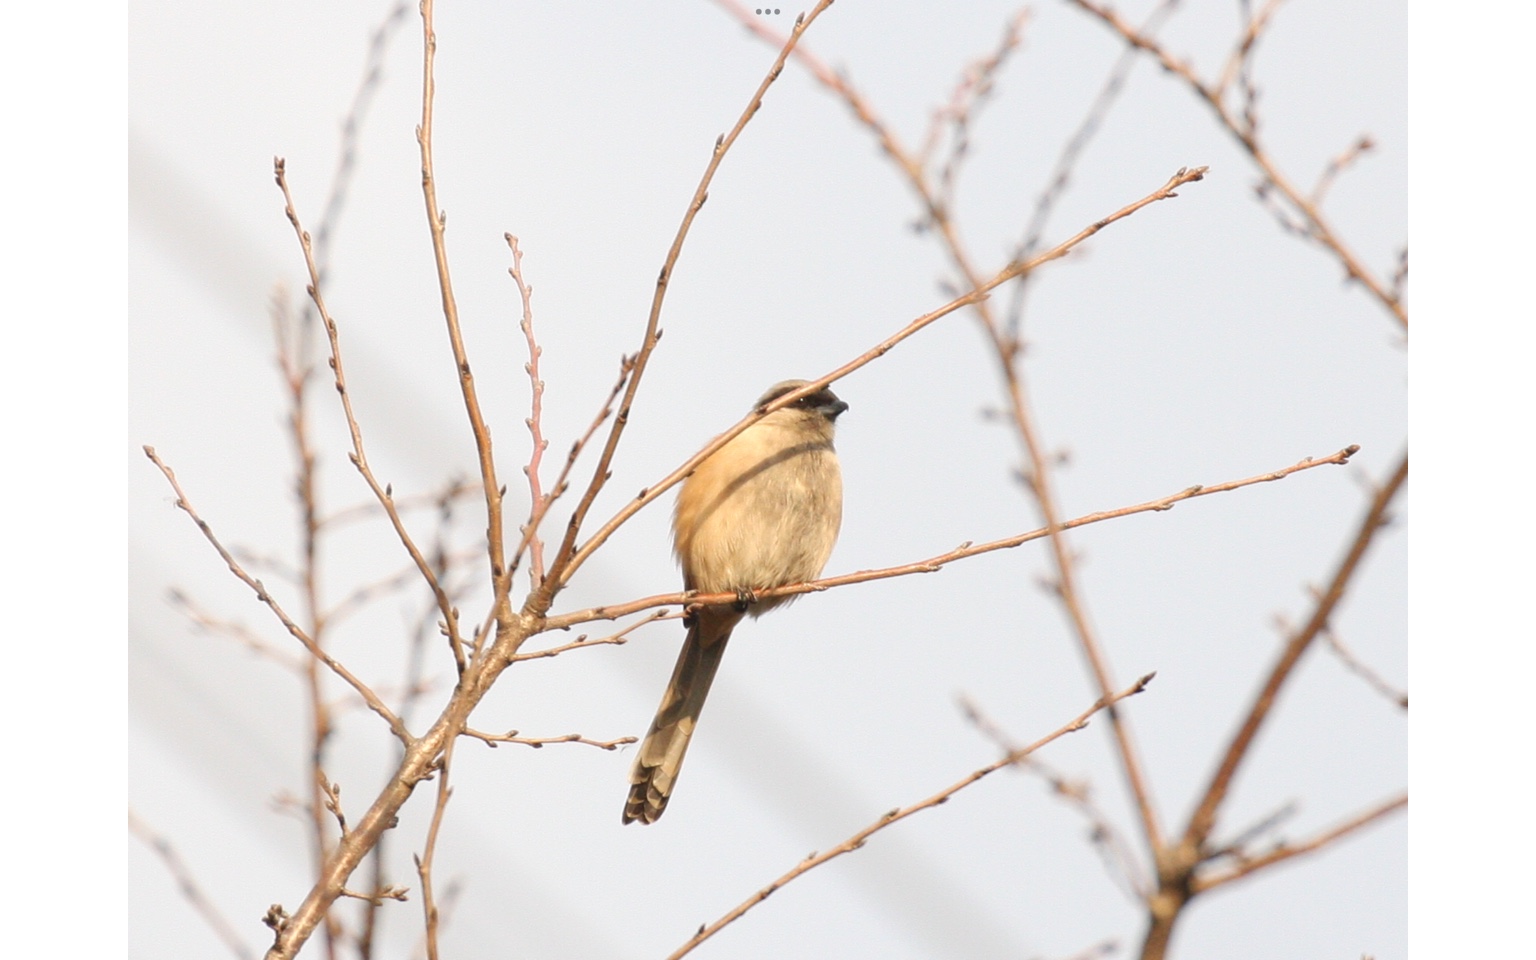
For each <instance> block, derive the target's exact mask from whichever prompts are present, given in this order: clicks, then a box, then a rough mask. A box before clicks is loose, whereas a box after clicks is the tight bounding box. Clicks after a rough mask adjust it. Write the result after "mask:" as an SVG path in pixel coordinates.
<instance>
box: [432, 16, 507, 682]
mask: <svg viewBox="0 0 1536 960" xmlns="http://www.w3.org/2000/svg"><path fill="white" fill-rule="evenodd" d="M432 3H433V0H421V33H422V58H421V60H422V66H421V125H420V126H419V127H417V128H416V142H417V145H418V146H419V147H420V148H421V193H422V199H423V200H424V201H425V203H426V207H427V226H428V229H429V230H430V231H431V234H432V258H433V263H434V264H435V265H436V267H437V286H438V291H439V293H440V294H441V299H442V310H443V320H444V321H445V322H446V324H447V327H448V342H449V344H450V345H451V347H452V349H453V365H454V369H455V370H457V371H458V377H459V392H460V394H461V395H462V396H463V398H464V409H465V412H466V413H467V414H468V417H469V427H470V431H471V432H472V433H473V434H474V437H475V451H476V453H477V454H478V457H479V465H480V481H481V483H482V485H483V486H484V489H485V523H486V553H487V555H488V556H489V558H490V562H491V585H492V588H493V592H494V595H495V598H494V600H493V606H494V608H495V610H496V616H497V620H498V622H504V621H505V619H506V618H510V616H511V608H510V606H509V603H508V595H509V593H510V590H511V582H512V571H511V569H510V568H508V566H507V563H506V554H505V546H504V544H503V536H504V534H503V531H502V518H501V510H502V498H503V495H504V493H505V491H503V490H502V489H501V487H500V485H498V484H497V482H496V459H495V456H494V454H493V453H492V450H491V428H490V427H489V426H488V425H487V424H486V422H485V416H484V414H483V413H482V412H481V410H480V397H479V394H478V392H477V391H476V390H475V378H474V374H472V373H471V372H470V369H469V354H468V352H467V351H466V350H465V348H464V334H463V331H462V330H461V328H460V326H459V306H458V302H457V301H456V300H455V299H454V295H453V279H452V277H451V276H450V275H449V271H448V245H447V241H446V239H445V237H444V231H445V229H446V228H447V223H448V217H447V215H446V214H445V213H443V211H442V209H441V208H440V207H439V206H438V203H437V177H436V175H435V174H434V173H433V167H432V107H433V99H434V96H435V93H436V81H435V80H434V78H433V63H434V61H435V59H436V55H437V31H436V30H435V29H433V26H432ZM449 627H450V629H449V642H450V643H451V644H452V646H453V655H454V660H455V661H456V663H457V664H458V668H459V673H460V674H461V675H462V674H463V672H464V666H465V664H464V651H463V645H462V642H461V641H460V639H459V633H458V624H457V617H454V618H453V619H451V620H450V621H449Z"/></svg>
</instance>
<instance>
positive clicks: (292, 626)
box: [144, 446, 413, 745]
mask: <svg viewBox="0 0 1536 960" xmlns="http://www.w3.org/2000/svg"><path fill="white" fill-rule="evenodd" d="M144 455H145V456H147V457H149V459H150V461H151V462H153V463H154V465H155V466H156V467H159V468H160V472H161V473H162V474H164V475H165V479H166V480H167V481H168V482H169V483H170V485H171V489H172V490H174V491H175V493H176V506H177V507H179V508H180V509H181V510H183V511H184V512H185V513H186V514H187V516H189V517H191V518H192V522H193V523H195V524H197V528H198V529H199V530H201V531H202V534H203V538H204V539H206V540H207V541H208V542H209V544H211V545H212V546H213V549H214V550H215V551H217V552H218V554H219V557H220V558H221V559H222V560H223V561H224V564H225V566H227V567H229V571H230V572H231V573H233V574H234V575H235V577H236V578H238V579H239V580H240V582H241V583H244V584H245V585H246V586H248V587H250V588H251V590H252V591H254V592H255V594H256V599H257V600H260V601H261V602H262V603H264V604H266V606H267V609H269V610H271V611H272V613H273V614H275V615H276V616H277V619H278V621H279V622H281V623H282V625H283V626H284V627H285V628H287V630H288V632H289V633H290V634H291V635H292V636H293V638H294V639H295V640H297V641H299V642H300V643H302V644H303V645H304V649H305V650H308V651H309V653H310V656H312V657H314V658H315V659H317V660H319V661H320V662H321V663H323V664H325V665H326V666H327V667H329V668H330V669H331V672H332V673H335V674H336V676H338V677H340V678H341V679H342V680H344V681H346V683H347V684H348V685H349V686H351V687H352V689H353V690H356V691H357V694H358V696H360V697H362V698H363V702H365V703H367V704H368V708H369V709H370V710H372V711H373V712H374V713H376V714H378V715H379V716H380V717H382V718H383V719H384V722H385V723H387V724H389V729H390V732H391V733H393V734H394V735H395V737H396V738H397V739H399V740H400V742H401V743H404V744H407V745H409V744H410V743H411V742H412V739H413V738H412V737H411V734H410V731H409V730H407V729H405V725H404V724H403V723H401V722H400V718H399V717H397V716H395V714H394V713H393V712H392V711H391V710H390V709H389V707H387V706H386V705H385V704H384V701H382V700H380V699H379V697H378V695H377V694H375V693H374V692H373V691H372V690H370V689H369V688H368V685H367V684H365V683H363V682H362V681H361V680H359V679H358V678H357V677H355V676H353V675H352V672H351V671H350V670H348V669H347V668H346V667H344V666H342V665H341V663H340V662H339V661H338V660H336V658H335V657H332V656H331V655H330V654H328V653H326V652H325V651H324V650H323V649H321V648H320V647H318V646H316V645H315V642H314V641H313V640H311V639H310V637H309V634H308V633H306V632H305V631H304V630H303V628H301V627H300V626H299V625H298V624H297V623H295V622H294V620H293V618H292V617H290V616H288V614H287V612H286V611H284V610H283V608H282V605H281V604H279V603H278V602H277V600H276V598H274V597H273V596H272V595H271V594H270V593H268V592H267V588H266V587H264V586H262V583H261V581H260V580H257V579H256V578H254V577H252V576H251V575H250V574H248V573H246V572H245V569H244V568H243V567H241V566H240V564H239V562H237V561H236V560H235V558H234V557H232V556H230V553H229V551H228V550H226V549H225V548H224V544H222V543H220V542H219V538H218V537H217V536H215V535H214V532H213V528H212V527H210V526H209V525H208V523H207V522H206V521H205V520H203V518H202V517H200V516H198V514H197V511H196V510H195V509H193V507H192V504H191V502H190V501H189V500H188V499H187V495H186V493H185V492H184V491H183V490H182V489H181V483H180V482H179V481H178V480H177V479H176V474H175V472H173V471H172V470H171V468H170V467H169V466H167V465H166V464H165V463H164V462H163V461H162V460H161V459H160V457H159V455H158V454H156V453H155V448H154V447H150V446H146V447H144Z"/></svg>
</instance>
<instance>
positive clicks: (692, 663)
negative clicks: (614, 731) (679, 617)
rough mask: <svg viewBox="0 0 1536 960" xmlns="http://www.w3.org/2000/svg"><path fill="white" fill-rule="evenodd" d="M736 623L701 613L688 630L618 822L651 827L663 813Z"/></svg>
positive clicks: (726, 615)
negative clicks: (646, 824) (642, 824)
mask: <svg viewBox="0 0 1536 960" xmlns="http://www.w3.org/2000/svg"><path fill="white" fill-rule="evenodd" d="M740 619H741V615H740V614H739V613H734V612H726V611H719V610H707V609H706V610H701V611H699V612H698V614H697V615H696V616H695V619H694V622H693V625H692V626H690V627H689V628H688V639H687V640H686V641H684V643H683V649H682V652H681V653H679V654H678V656H677V665H676V666H675V667H673V668H672V680H671V682H670V683H668V684H667V691H666V693H664V694H662V698H661V706H660V707H659V708H657V710H656V719H654V720H652V721H651V729H650V732H648V733H647V734H646V735H645V741H644V742H643V743H641V744H640V751H639V753H638V754H636V755H635V765H634V767H633V768H631V769H630V772H629V782H630V788H629V799H627V800H626V801H625V802H624V822H625V823H629V822H630V821H633V820H638V821H640V822H641V823H655V822H656V820H657V819H658V818H659V817H660V816H661V814H662V812H663V811H665V810H666V809H667V800H668V799H669V798H670V797H671V796H672V787H673V785H675V784H676V783H677V772H678V771H679V770H680V769H682V766H683V754H684V753H686V752H687V750H688V741H689V740H691V739H692V738H693V728H694V726H695V725H696V724H697V723H698V722H699V711H701V710H703V709H704V698H705V697H707V696H708V695H709V685H710V684H711V683H713V682H714V679H715V671H716V670H718V669H720V658H721V657H722V656H723V655H724V654H725V643H726V641H727V640H729V639H730V638H731V630H732V628H734V627H735V626H736V623H737V622H738V621H739V620H740Z"/></svg>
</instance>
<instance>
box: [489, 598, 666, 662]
mask: <svg viewBox="0 0 1536 960" xmlns="http://www.w3.org/2000/svg"><path fill="white" fill-rule="evenodd" d="M682 618H683V614H682V611H678V612H677V613H671V612H669V611H668V610H667V608H666V607H662V608H661V609H659V610H652V611H651V612H650V613H649V614H647V615H646V616H644V617H642V618H640V619H639V620H636V621H635V622H634V623H632V624H630V625H629V626H627V627H625V628H624V629H623V630H620V631H619V632H618V633H612V634H609V635H608V636H606V637H598V638H596V639H590V638H589V637H588V636H587V635H586V634H582V635H581V636H579V637H577V638H576V639H575V640H572V641H571V642H570V643H563V644H561V645H560V646H558V647H549V648H548V649H545V650H534V651H532V652H531V653H519V654H518V655H517V656H515V657H513V658H512V660H513V661H514V662H516V661H519V660H541V659H544V658H546V657H558V656H559V655H560V654H562V653H566V652H568V651H571V650H579V649H583V648H586V647H600V646H604V645H608V644H612V645H614V646H622V645H623V644H626V643H628V642H629V635H630V634H631V633H633V632H635V631H636V630H638V629H640V628H641V627H643V626H645V625H646V624H648V623H655V622H656V621H657V620H681V619H682Z"/></svg>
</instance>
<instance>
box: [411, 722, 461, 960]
mask: <svg viewBox="0 0 1536 960" xmlns="http://www.w3.org/2000/svg"><path fill="white" fill-rule="evenodd" d="M453 744H454V741H452V740H450V741H448V745H447V746H446V747H445V748H444V749H443V756H442V759H441V760H440V761H439V763H438V765H437V802H436V804H434V805H433V807H432V825H431V826H430V827H428V828H427V842H426V845H425V846H424V847H423V848H422V852H421V854H420V855H418V856H416V857H415V860H416V875H417V876H418V877H420V878H421V910H422V916H423V920H424V925H423V928H422V933H423V936H424V938H425V941H424V942H425V944H426V950H427V960H437V930H438V913H437V900H436V898H435V897H434V896H433V893H432V859H433V857H434V856H435V855H436V854H437V835H438V832H439V831H440V830H441V829H442V826H443V815H444V814H445V813H446V812H447V810H448V801H449V800H451V799H452V798H453V788H452V787H450V786H449V785H448V771H449V768H450V766H451V765H452V763H453Z"/></svg>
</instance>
